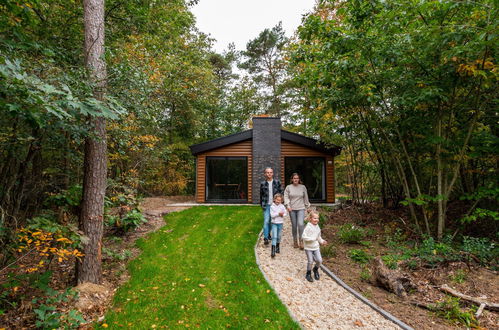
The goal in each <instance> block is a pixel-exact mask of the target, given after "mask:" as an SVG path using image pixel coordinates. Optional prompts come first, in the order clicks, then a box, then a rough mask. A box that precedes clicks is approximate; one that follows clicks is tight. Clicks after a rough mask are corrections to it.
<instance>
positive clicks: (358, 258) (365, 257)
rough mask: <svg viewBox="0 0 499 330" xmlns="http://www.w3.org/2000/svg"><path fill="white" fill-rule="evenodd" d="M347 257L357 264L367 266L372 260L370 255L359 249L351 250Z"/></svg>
mask: <svg viewBox="0 0 499 330" xmlns="http://www.w3.org/2000/svg"><path fill="white" fill-rule="evenodd" d="M348 256H349V257H350V259H352V260H353V261H355V262H357V263H359V264H367V263H368V262H369V261H370V260H371V259H372V256H371V255H369V254H368V253H367V252H366V251H364V250H360V249H351V250H350V251H348Z"/></svg>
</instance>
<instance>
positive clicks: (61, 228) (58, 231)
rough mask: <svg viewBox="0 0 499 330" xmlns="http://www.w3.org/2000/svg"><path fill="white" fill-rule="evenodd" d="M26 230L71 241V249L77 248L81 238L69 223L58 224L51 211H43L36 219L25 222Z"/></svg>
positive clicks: (74, 227) (75, 228)
mask: <svg viewBox="0 0 499 330" xmlns="http://www.w3.org/2000/svg"><path fill="white" fill-rule="evenodd" d="M27 222H28V223H27V226H26V228H27V229H28V230H30V231H32V232H36V231H38V230H42V231H45V232H48V233H52V234H54V236H60V237H66V238H68V239H70V240H71V241H72V243H71V246H72V247H78V246H79V245H80V243H81V241H82V236H81V235H80V233H79V231H78V227H76V225H74V224H71V223H60V222H59V221H58V219H57V218H56V215H55V214H54V213H53V212H52V211H45V212H44V213H42V214H41V215H40V216H38V217H34V218H32V219H28V220H27Z"/></svg>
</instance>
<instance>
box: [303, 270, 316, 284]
mask: <svg viewBox="0 0 499 330" xmlns="http://www.w3.org/2000/svg"><path fill="white" fill-rule="evenodd" d="M305 278H306V279H307V281H309V282H313V281H314V279H313V278H312V271H311V270H307V275H305Z"/></svg>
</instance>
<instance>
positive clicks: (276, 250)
mask: <svg viewBox="0 0 499 330" xmlns="http://www.w3.org/2000/svg"><path fill="white" fill-rule="evenodd" d="M280 244H281V243H277V245H276V246H275V253H281V247H280Z"/></svg>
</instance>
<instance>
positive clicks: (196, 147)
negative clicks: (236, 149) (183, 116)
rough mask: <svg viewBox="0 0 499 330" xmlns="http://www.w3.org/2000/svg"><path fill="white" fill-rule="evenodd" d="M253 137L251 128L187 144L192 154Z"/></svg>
mask: <svg viewBox="0 0 499 330" xmlns="http://www.w3.org/2000/svg"><path fill="white" fill-rule="evenodd" d="M252 137H253V130H252V129H249V130H246V131H243V132H240V133H234V134H231V135H227V136H222V137H219V138H217V139H214V140H210V141H207V142H203V143H198V144H193V145H191V146H189V148H190V149H191V152H192V154H193V155H197V154H200V153H202V152H205V151H208V150H212V149H216V148H220V147H223V146H226V145H229V144H233V143H237V142H241V141H245V140H249V139H251V138H252Z"/></svg>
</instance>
